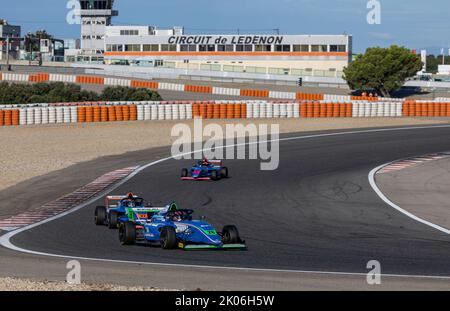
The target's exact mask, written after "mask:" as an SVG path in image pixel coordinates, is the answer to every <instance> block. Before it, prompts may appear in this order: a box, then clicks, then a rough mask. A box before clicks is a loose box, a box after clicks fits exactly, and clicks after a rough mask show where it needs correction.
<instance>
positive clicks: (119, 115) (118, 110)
mask: <svg viewBox="0 0 450 311" xmlns="http://www.w3.org/2000/svg"><path fill="white" fill-rule="evenodd" d="M114 112H115V114H116V121H123V114H122V106H114Z"/></svg>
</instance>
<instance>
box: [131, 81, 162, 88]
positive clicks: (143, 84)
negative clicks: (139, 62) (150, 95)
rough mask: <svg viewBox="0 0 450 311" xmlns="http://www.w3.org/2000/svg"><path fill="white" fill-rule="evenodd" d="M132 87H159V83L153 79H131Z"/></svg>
mask: <svg viewBox="0 0 450 311" xmlns="http://www.w3.org/2000/svg"><path fill="white" fill-rule="evenodd" d="M131 87H135V88H146V89H157V88H158V87H159V83H158V82H153V81H137V80H131Z"/></svg>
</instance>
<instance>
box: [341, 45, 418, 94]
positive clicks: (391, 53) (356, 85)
mask: <svg viewBox="0 0 450 311" xmlns="http://www.w3.org/2000/svg"><path fill="white" fill-rule="evenodd" d="M422 66H423V64H422V62H421V60H420V57H419V56H417V55H415V54H413V53H412V52H411V51H410V50H408V49H406V48H404V47H399V46H396V45H393V46H391V47H390V48H380V47H374V48H368V49H367V50H366V53H365V54H363V55H361V56H360V57H359V58H357V59H356V60H355V61H354V62H352V63H350V65H349V66H348V67H346V68H344V79H345V80H346V81H347V83H348V85H349V87H350V88H351V89H353V90H365V91H366V90H371V89H375V90H376V91H378V92H379V93H381V94H382V95H383V96H385V97H388V96H389V95H390V93H391V92H392V91H394V90H397V89H399V88H400V87H401V86H403V84H404V83H405V81H406V79H407V78H410V77H412V76H414V75H415V74H417V72H418V71H420V70H421V69H422Z"/></svg>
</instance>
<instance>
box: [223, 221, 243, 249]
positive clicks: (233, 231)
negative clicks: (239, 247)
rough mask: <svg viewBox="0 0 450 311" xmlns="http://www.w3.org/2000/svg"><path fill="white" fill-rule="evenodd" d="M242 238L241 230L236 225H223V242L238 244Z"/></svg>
mask: <svg viewBox="0 0 450 311" xmlns="http://www.w3.org/2000/svg"><path fill="white" fill-rule="evenodd" d="M240 240H241V238H240V237H239V231H238V229H237V228H236V226H233V225H229V226H225V227H223V230H222V242H223V244H237V243H239V241H240Z"/></svg>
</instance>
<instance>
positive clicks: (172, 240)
mask: <svg viewBox="0 0 450 311" xmlns="http://www.w3.org/2000/svg"><path fill="white" fill-rule="evenodd" d="M160 238H161V247H162V249H175V248H176V247H177V234H176V232H175V229H174V228H172V227H164V228H162V229H161V236H160Z"/></svg>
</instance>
